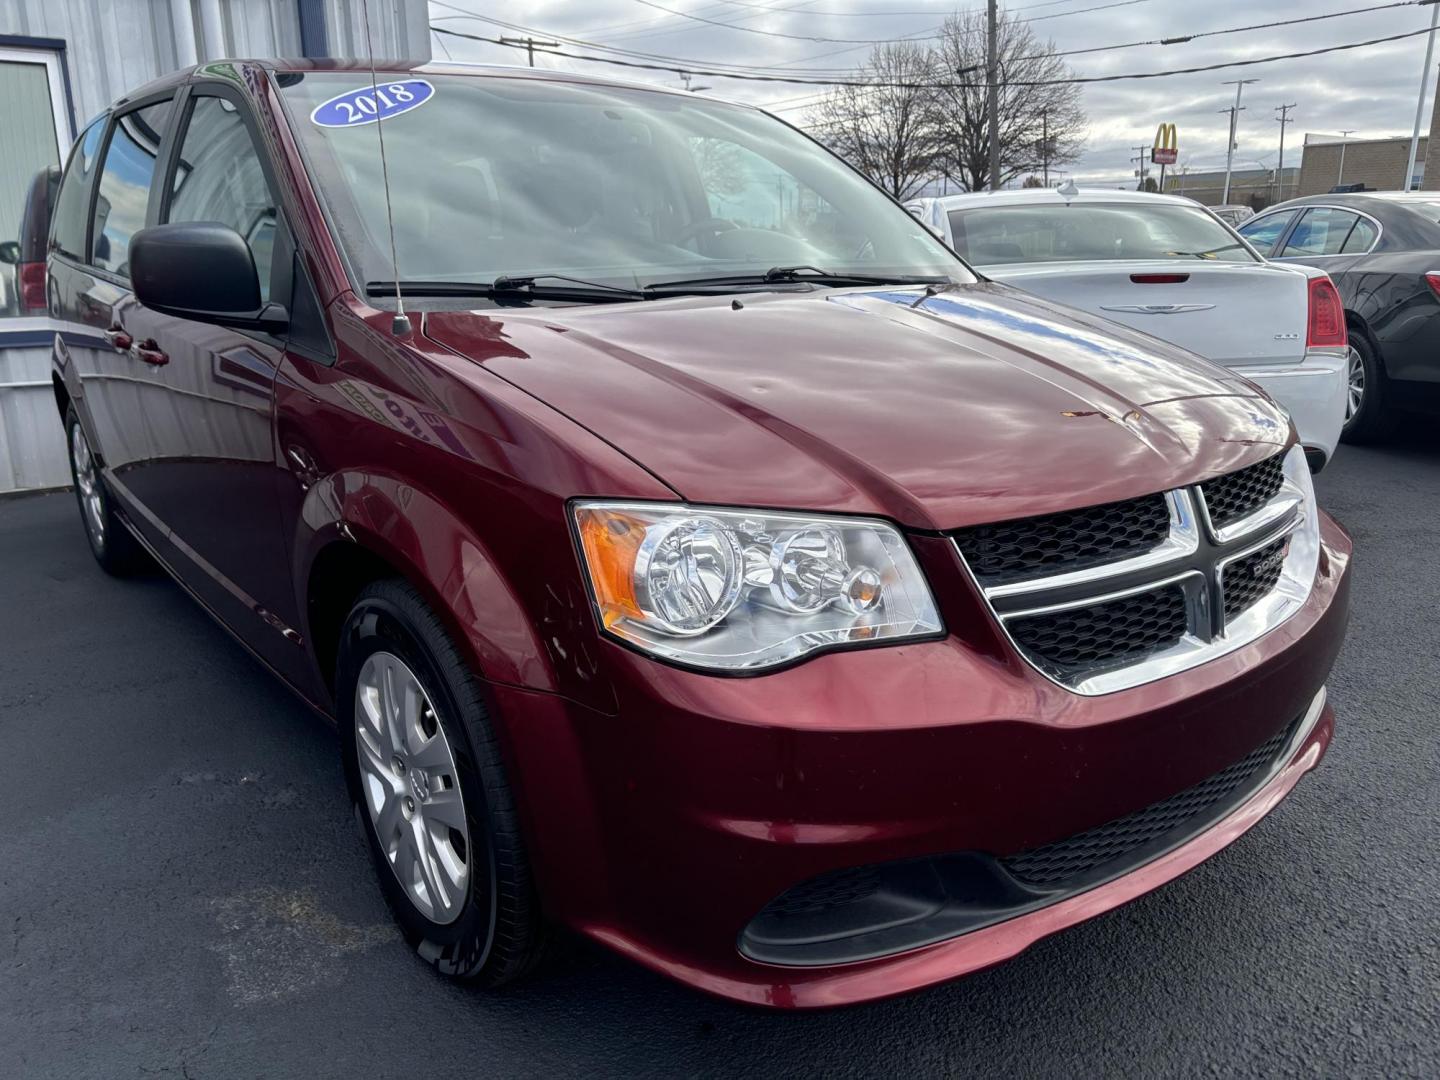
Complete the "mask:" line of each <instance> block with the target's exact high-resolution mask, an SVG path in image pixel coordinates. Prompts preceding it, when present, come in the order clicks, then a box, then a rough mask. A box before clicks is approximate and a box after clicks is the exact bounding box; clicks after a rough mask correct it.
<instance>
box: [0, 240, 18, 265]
mask: <svg viewBox="0 0 1440 1080" xmlns="http://www.w3.org/2000/svg"><path fill="white" fill-rule="evenodd" d="M19 261H20V241H19V240H6V241H5V242H4V243H0V263H10V264H11V265H12V266H13V265H14V264H16V263H18V262H19Z"/></svg>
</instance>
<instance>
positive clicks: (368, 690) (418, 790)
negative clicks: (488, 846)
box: [355, 652, 472, 924]
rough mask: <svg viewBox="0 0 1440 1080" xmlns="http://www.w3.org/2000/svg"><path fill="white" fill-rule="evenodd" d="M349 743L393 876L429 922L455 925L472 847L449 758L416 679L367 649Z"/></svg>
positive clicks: (392, 659) (390, 657)
mask: <svg viewBox="0 0 1440 1080" xmlns="http://www.w3.org/2000/svg"><path fill="white" fill-rule="evenodd" d="M355 744H356V748H357V750H358V751H359V755H358V756H359V764H360V779H361V784H362V786H363V788H364V797H365V807H366V809H367V810H369V812H370V822H371V824H372V825H373V826H374V828H375V835H376V836H377V837H378V838H379V841H380V847H381V850H383V851H384V852H385V857H386V859H387V860H388V861H389V863H390V868H391V869H392V870H394V871H395V877H396V879H397V880H398V881H399V882H400V885H401V887H402V888H403V889H404V890H405V893H406V895H407V896H408V897H409V899H410V901H411V903H413V904H414V905H415V907H416V909H417V910H418V911H419V912H420V913H421V914H422V915H424V916H425V917H426V918H427V919H429V920H431V921H432V922H435V923H440V924H445V923H451V922H454V921H455V920H456V919H457V918H459V916H460V913H461V911H462V910H463V908H464V906H465V899H466V892H467V889H468V887H469V883H470V858H471V850H472V849H471V846H470V833H469V828H468V826H467V824H466V821H465V802H464V799H463V797H462V795H461V792H460V781H459V777H458V776H457V774H456V771H455V757H454V755H453V754H452V753H451V751H450V743H449V742H448V741H447V740H446V738H445V729H444V728H443V727H441V726H440V722H439V718H438V717H437V716H436V714H435V707H434V706H433V705H432V704H431V702H430V697H429V695H427V694H426V693H425V689H424V687H422V686H421V685H420V680H419V679H417V678H416V677H415V673H414V672H413V671H411V670H410V668H409V667H407V666H406V664H405V662H404V661H403V660H401V659H400V658H399V657H398V656H395V655H394V654H392V653H388V652H376V653H372V654H371V655H370V656H369V657H368V658H367V659H366V660H365V664H364V666H363V667H362V668H361V669H360V677H359V680H358V681H357V683H356V689H355Z"/></svg>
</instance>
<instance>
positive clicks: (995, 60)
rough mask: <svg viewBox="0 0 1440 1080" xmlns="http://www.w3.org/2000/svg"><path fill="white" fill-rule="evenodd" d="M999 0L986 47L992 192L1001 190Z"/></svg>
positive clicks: (990, 19)
mask: <svg viewBox="0 0 1440 1080" xmlns="http://www.w3.org/2000/svg"><path fill="white" fill-rule="evenodd" d="M996 8H997V0H990V5H989V15H988V23H989V25H988V27H987V30H988V33H987V35H986V38H987V40H986V46H985V78H986V81H987V82H988V83H989V89H990V94H989V102H988V106H987V107H988V109H989V112H990V190H991V191H999V190H1000V57H999V52H998V48H997V37H998V29H999V28H998V25H997V24H998V22H999V18H1000V15H999V12H998V11H997V10H996Z"/></svg>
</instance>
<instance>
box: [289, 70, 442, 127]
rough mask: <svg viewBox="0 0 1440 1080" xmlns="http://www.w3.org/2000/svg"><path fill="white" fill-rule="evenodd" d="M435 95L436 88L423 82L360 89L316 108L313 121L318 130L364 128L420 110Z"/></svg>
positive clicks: (347, 91)
mask: <svg viewBox="0 0 1440 1080" xmlns="http://www.w3.org/2000/svg"><path fill="white" fill-rule="evenodd" d="M434 96H435V87H433V86H431V85H430V83H428V82H426V81H425V80H424V79H401V80H399V81H398V82H387V83H378V84H377V85H375V86H361V87H357V88H356V89H354V90H346V91H345V93H343V94H336V95H335V96H334V97H332V98H331V99H330V100H329V101H322V102H321V103H320V104H319V105H316V106H315V108H314V110H313V111H312V112H311V113H310V122H311V123H312V124H314V125H315V126H316V127H330V128H346V127H364V126H365V125H366V124H373V123H375V121H376V120H389V119H390V118H391V117H392V116H399V115H400V114H401V113H404V112H409V111H410V110H411V109H418V108H419V107H420V106H421V105H424V104H425V102H427V101H429V100H430V99H431V98H432V97H434Z"/></svg>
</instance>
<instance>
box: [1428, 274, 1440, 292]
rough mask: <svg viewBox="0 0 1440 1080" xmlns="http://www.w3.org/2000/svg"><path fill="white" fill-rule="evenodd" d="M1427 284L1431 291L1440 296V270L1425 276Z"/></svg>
mask: <svg viewBox="0 0 1440 1080" xmlns="http://www.w3.org/2000/svg"><path fill="white" fill-rule="evenodd" d="M1425 282H1426V284H1428V285H1429V286H1430V291H1431V292H1433V293H1434V294H1435V295H1436V296H1440V270H1431V271H1430V272H1429V273H1428V274H1426V275H1425Z"/></svg>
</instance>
